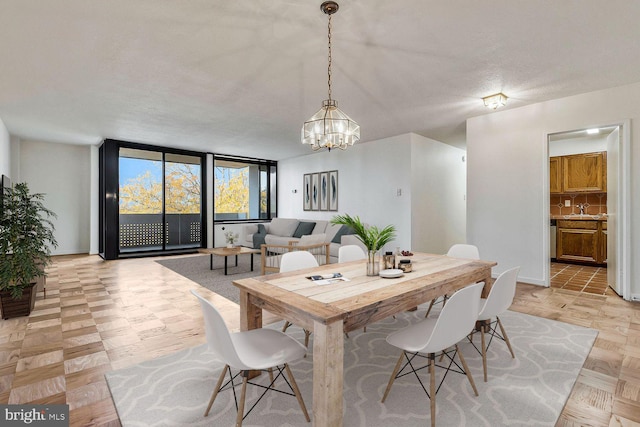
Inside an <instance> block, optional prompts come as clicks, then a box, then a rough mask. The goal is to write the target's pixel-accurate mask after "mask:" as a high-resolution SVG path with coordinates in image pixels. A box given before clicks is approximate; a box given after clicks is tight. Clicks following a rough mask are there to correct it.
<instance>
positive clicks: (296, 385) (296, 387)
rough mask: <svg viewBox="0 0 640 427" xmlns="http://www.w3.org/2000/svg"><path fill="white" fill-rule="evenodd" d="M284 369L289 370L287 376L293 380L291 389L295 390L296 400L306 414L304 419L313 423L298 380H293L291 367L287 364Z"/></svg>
mask: <svg viewBox="0 0 640 427" xmlns="http://www.w3.org/2000/svg"><path fill="white" fill-rule="evenodd" d="M284 368H285V369H286V370H287V375H288V376H289V379H290V380H291V388H293V392H294V393H295V395H296V399H298V403H299V404H300V409H302V413H303V414H304V417H305V418H306V419H307V422H311V418H309V413H307V407H306V406H305V405H304V400H302V394H301V393H300V389H299V388H298V384H297V383H296V379H295V378H293V373H292V372H291V369H290V368H289V365H288V364H286V363H285V364H284Z"/></svg>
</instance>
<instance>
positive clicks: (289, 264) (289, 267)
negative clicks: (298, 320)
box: [280, 251, 319, 347]
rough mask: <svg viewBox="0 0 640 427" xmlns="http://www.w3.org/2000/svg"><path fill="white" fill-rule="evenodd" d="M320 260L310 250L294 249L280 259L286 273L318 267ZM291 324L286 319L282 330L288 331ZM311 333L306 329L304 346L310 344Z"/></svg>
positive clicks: (282, 269) (281, 270) (282, 270)
mask: <svg viewBox="0 0 640 427" xmlns="http://www.w3.org/2000/svg"><path fill="white" fill-rule="evenodd" d="M318 266H319V264H318V260H317V259H316V257H314V256H313V254H312V253H311V252H308V251H293V252H287V253H284V254H282V258H281V259H280V273H286V272H288V271H295V270H302V269H304V268H313V267H318ZM289 326H291V322H289V321H288V320H285V322H284V326H283V327H282V332H286V331H287V329H289ZM309 335H311V332H310V331H308V330H306V329H305V330H304V346H305V347H308V346H309Z"/></svg>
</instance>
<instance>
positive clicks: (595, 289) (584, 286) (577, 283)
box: [551, 262, 615, 295]
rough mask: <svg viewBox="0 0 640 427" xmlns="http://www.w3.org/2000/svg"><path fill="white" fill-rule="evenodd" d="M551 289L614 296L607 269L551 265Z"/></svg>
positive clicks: (554, 263)
mask: <svg viewBox="0 0 640 427" xmlns="http://www.w3.org/2000/svg"><path fill="white" fill-rule="evenodd" d="M551 287H552V288H559V289H566V290H569V291H578V292H586V293H589V294H596V295H609V294H611V295H613V294H615V292H613V290H612V289H611V288H609V285H608V284H607V269H606V267H591V266H587V265H576V264H563V263H559V262H552V263H551Z"/></svg>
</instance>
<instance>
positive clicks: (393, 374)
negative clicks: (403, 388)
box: [382, 351, 404, 403]
mask: <svg viewBox="0 0 640 427" xmlns="http://www.w3.org/2000/svg"><path fill="white" fill-rule="evenodd" d="M403 358H404V351H403V352H402V353H400V357H399V358H398V363H396V367H395V368H393V373H392V374H391V378H389V384H387V389H386V390H385V391H384V396H382V403H384V401H385V400H386V399H387V396H388V395H389V392H390V391H391V386H392V385H393V381H395V379H396V375H398V372H399V371H400V366H402V359H403Z"/></svg>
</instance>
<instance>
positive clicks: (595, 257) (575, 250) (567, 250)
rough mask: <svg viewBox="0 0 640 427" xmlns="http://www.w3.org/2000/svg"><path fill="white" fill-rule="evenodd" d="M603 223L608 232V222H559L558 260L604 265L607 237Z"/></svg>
mask: <svg viewBox="0 0 640 427" xmlns="http://www.w3.org/2000/svg"><path fill="white" fill-rule="evenodd" d="M603 223H604V224H605V232H606V222H603V221H596V220H593V221H591V220H575V221H574V220H558V222H557V226H558V227H557V239H556V244H557V247H556V259H557V260H558V261H573V262H580V263H587V264H603V263H604V262H605V260H606V235H604V234H603V229H602V228H603V226H602V224H603ZM603 241H604V243H603ZM603 245H604V251H603Z"/></svg>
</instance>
